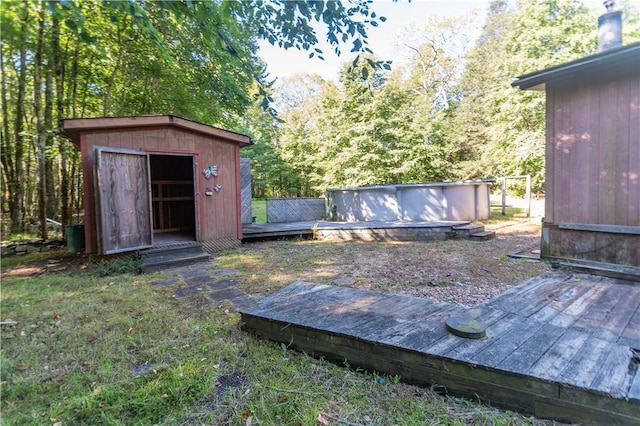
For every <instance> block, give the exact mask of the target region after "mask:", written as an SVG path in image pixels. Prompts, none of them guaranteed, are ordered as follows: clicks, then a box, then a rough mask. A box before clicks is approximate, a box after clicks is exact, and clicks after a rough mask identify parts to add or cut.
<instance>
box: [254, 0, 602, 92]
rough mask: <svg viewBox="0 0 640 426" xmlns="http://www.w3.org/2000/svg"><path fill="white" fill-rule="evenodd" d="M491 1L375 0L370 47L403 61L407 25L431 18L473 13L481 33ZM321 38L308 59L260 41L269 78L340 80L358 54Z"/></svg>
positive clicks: (592, 0) (595, 0)
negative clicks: (318, 52)
mask: <svg viewBox="0 0 640 426" xmlns="http://www.w3.org/2000/svg"><path fill="white" fill-rule="evenodd" d="M489 3H490V0H412V1H411V2H409V1H407V0H399V1H398V2H396V3H394V2H392V1H391V0H374V1H373V3H372V5H371V10H372V11H374V12H376V14H377V15H379V16H385V17H386V18H387V20H386V21H385V22H382V23H380V25H379V26H378V27H369V29H368V41H369V48H370V49H371V50H373V53H374V55H375V56H376V57H377V58H378V59H379V60H392V61H394V62H396V63H398V62H399V61H402V59H403V58H402V55H403V54H404V53H403V51H402V48H401V43H400V42H401V40H402V37H403V34H404V36H405V37H406V28H407V27H412V26H417V28H421V27H422V26H423V25H424V24H425V23H426V22H427V20H428V19H429V18H430V17H433V16H440V17H455V16H462V15H465V14H468V13H471V12H473V15H472V16H473V19H474V24H475V25H476V26H477V30H478V34H479V31H480V29H481V28H482V23H483V21H484V18H485V16H486V11H487V8H488V6H489ZM584 3H585V4H586V5H587V6H589V7H592V8H595V9H596V10H597V11H599V12H602V13H604V11H605V9H604V6H602V0H584ZM318 39H319V40H320V41H321V43H320V45H319V47H320V48H321V49H322V50H323V52H324V57H325V60H324V61H323V60H321V59H318V58H312V59H309V57H308V56H309V53H308V52H306V51H300V50H297V49H289V50H284V49H281V48H278V47H274V46H271V45H270V44H268V43H267V42H261V44H260V57H262V59H263V60H264V61H265V62H266V63H267V72H268V73H269V77H270V79H274V78H282V77H288V76H291V75H293V74H296V73H309V74H311V73H317V74H320V75H321V76H322V77H323V78H324V79H325V80H334V81H335V80H337V74H338V71H339V70H340V67H341V65H342V64H344V63H345V62H348V61H350V60H353V58H354V57H355V54H353V53H350V52H349V51H350V50H351V45H350V44H344V45H341V50H342V52H343V53H342V55H341V56H336V55H335V54H334V53H333V49H332V48H331V47H330V46H329V45H328V44H327V43H325V42H324V33H323V32H320V33H319V34H318Z"/></svg>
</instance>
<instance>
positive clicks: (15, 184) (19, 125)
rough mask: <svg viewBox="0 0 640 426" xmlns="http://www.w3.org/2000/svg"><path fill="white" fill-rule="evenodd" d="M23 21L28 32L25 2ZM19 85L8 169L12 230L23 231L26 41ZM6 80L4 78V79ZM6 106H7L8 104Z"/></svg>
mask: <svg viewBox="0 0 640 426" xmlns="http://www.w3.org/2000/svg"><path fill="white" fill-rule="evenodd" d="M22 11H23V14H22V23H21V25H20V31H21V33H22V34H27V24H28V20H29V3H28V2H26V1H25V2H24V3H23V9H22ZM19 63H20V65H19V69H18V70H17V73H18V85H17V86H18V87H17V92H16V105H15V108H16V115H15V117H14V120H15V121H14V127H13V131H14V134H13V141H14V145H13V150H12V153H13V157H11V155H9V156H8V157H9V158H10V161H8V162H10V163H12V164H13V167H12V169H11V170H9V171H8V173H9V176H8V179H7V191H8V192H9V216H10V218H11V231H12V232H22V231H23V230H24V221H23V219H24V204H23V200H24V186H23V184H22V179H23V176H22V174H23V163H22V161H23V158H22V157H23V155H24V145H25V142H24V119H25V91H26V85H27V44H26V41H25V42H24V43H22V44H21V45H20V53H19ZM3 81H4V79H3ZM4 105H5V108H6V107H7V106H6V104H4Z"/></svg>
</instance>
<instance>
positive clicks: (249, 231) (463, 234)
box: [242, 221, 494, 242]
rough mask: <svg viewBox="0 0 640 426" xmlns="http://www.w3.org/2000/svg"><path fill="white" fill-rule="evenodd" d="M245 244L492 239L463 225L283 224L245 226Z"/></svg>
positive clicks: (489, 234) (476, 227)
mask: <svg viewBox="0 0 640 426" xmlns="http://www.w3.org/2000/svg"><path fill="white" fill-rule="evenodd" d="M242 232H243V237H242V240H243V241H244V242H246V241H251V240H257V239H266V238H278V237H287V236H300V237H313V238H315V239H317V240H321V241H354V240H358V241H432V240H444V239H448V238H477V239H485V238H486V237H489V238H491V237H493V236H494V233H493V232H491V231H489V232H485V230H484V226H482V225H476V224H471V223H469V222H465V221H430V222H421V221H395V222H392V221H366V222H328V221H317V222H313V221H310V222H285V223H263V224H255V223H252V224H248V225H243V227H242Z"/></svg>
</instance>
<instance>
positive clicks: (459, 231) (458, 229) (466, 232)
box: [453, 223, 484, 240]
mask: <svg viewBox="0 0 640 426" xmlns="http://www.w3.org/2000/svg"><path fill="white" fill-rule="evenodd" d="M453 231H454V232H455V233H456V238H458V239H461V240H468V239H469V238H470V237H471V236H472V235H475V234H478V233H480V232H484V225H478V224H476V223H468V224H466V225H460V226H454V227H453Z"/></svg>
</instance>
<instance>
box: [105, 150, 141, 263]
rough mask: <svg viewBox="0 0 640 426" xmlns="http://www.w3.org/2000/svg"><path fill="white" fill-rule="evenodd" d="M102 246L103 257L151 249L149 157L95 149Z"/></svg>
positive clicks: (126, 151)
mask: <svg viewBox="0 0 640 426" xmlns="http://www.w3.org/2000/svg"><path fill="white" fill-rule="evenodd" d="M95 161H96V169H95V186H96V191H95V193H96V211H97V219H98V220H97V225H98V232H97V235H98V245H99V248H100V250H101V252H102V254H112V253H120V252H125V251H132V250H138V249H143V248H147V247H151V246H152V245H153V224H152V214H151V195H150V189H151V186H150V184H149V183H150V177H149V154H147V153H146V152H142V151H134V150H124V149H113V148H105V147H95Z"/></svg>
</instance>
